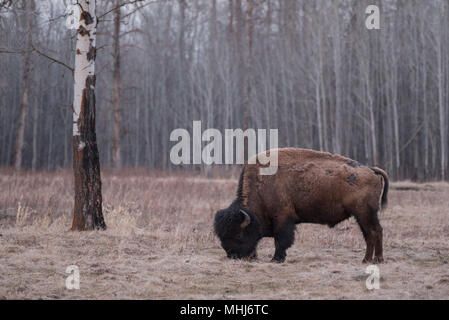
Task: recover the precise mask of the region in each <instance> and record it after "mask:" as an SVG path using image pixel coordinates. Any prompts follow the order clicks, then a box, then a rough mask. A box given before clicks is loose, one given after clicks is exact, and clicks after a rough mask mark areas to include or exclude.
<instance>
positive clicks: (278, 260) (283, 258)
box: [271, 257, 285, 263]
mask: <svg viewBox="0 0 449 320" xmlns="http://www.w3.org/2000/svg"><path fill="white" fill-rule="evenodd" d="M284 261H285V257H273V259H271V262H275V263H283V262H284Z"/></svg>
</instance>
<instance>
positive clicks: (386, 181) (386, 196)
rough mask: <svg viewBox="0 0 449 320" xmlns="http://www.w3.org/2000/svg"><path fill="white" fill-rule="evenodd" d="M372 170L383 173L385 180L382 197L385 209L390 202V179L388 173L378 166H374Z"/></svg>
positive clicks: (382, 204)
mask: <svg viewBox="0 0 449 320" xmlns="http://www.w3.org/2000/svg"><path fill="white" fill-rule="evenodd" d="M371 170H373V171H374V173H376V174H378V175H381V176H382V178H383V180H384V189H383V192H382V199H381V209H382V210H384V209H386V208H387V204H388V187H389V184H390V183H389V179H388V174H387V173H386V172H385V171H384V170H382V169H380V168H377V167H373V168H371Z"/></svg>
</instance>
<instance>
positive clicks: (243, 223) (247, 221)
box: [240, 209, 251, 229]
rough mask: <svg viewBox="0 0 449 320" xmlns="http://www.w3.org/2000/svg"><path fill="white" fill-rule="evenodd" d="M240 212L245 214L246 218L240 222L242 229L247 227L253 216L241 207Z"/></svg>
mask: <svg viewBox="0 0 449 320" xmlns="http://www.w3.org/2000/svg"><path fill="white" fill-rule="evenodd" d="M240 212H241V213H242V214H243V215H244V217H245V220H243V222H242V223H241V224H240V227H242V229H244V228H246V227H247V226H248V225H249V224H250V223H251V218H250V216H249V214H248V213H246V212H245V211H244V210H241V209H240Z"/></svg>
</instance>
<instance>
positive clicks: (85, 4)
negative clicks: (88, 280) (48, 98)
mask: <svg viewBox="0 0 449 320" xmlns="http://www.w3.org/2000/svg"><path fill="white" fill-rule="evenodd" d="M78 4H79V6H80V8H81V11H82V13H81V17H80V27H79V28H78V30H77V37H76V53H75V68H74V70H75V72H74V76H75V89H74V102H73V138H72V147H73V171H74V174H75V208H74V213H73V224H72V230H93V229H105V228H106V224H105V222H104V218H103V212H102V195H101V177H100V160H99V155H98V147H97V136H96V129H95V117H96V110H95V84H96V78H95V59H96V54H97V48H96V43H95V40H96V27H97V17H96V15H95V9H96V1H95V0H80V1H78Z"/></svg>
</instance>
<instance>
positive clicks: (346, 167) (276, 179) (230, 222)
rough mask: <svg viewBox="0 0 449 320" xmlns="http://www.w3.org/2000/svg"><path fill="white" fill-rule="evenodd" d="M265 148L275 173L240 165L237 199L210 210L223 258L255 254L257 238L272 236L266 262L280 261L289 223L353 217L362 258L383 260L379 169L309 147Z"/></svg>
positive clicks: (383, 186)
mask: <svg viewBox="0 0 449 320" xmlns="http://www.w3.org/2000/svg"><path fill="white" fill-rule="evenodd" d="M268 152H278V171H277V173H276V174H275V175H272V176H264V175H260V174H259V169H260V168H261V167H262V166H261V165H260V164H247V165H245V167H244V168H243V170H242V173H241V175H240V180H239V186H238V190H237V198H236V199H235V200H234V202H233V203H232V204H231V205H230V206H229V207H228V208H226V209H223V210H219V211H218V212H217V213H216V215H215V222H214V229H215V234H216V235H217V236H218V238H219V239H220V241H221V245H222V247H223V249H224V250H225V251H226V253H227V256H228V257H229V258H238V259H240V258H252V257H256V247H257V243H258V242H259V240H260V239H261V238H263V237H274V242H275V253H274V257H273V259H272V261H274V262H283V261H285V258H286V256H287V254H286V250H287V249H288V248H289V247H290V246H291V245H292V244H293V242H294V236H295V224H299V223H317V224H326V225H328V226H329V227H334V226H335V225H337V224H338V223H340V222H341V221H344V220H346V219H348V218H349V217H351V216H353V217H354V218H355V219H356V221H357V223H358V224H359V226H360V229H361V231H362V233H363V236H364V238H365V241H366V253H365V257H364V259H363V262H382V261H383V253H382V227H381V226H380V224H379V219H378V216H377V213H378V211H379V210H380V209H381V208H384V207H385V206H386V204H387V194H388V184H389V183H388V175H387V174H386V173H385V171H383V170H382V169H379V168H375V167H374V168H368V167H366V166H362V165H360V164H359V163H358V162H356V161H354V160H351V159H349V158H345V157H342V156H340V155H333V154H330V153H324V152H318V151H313V150H306V149H294V148H285V149H276V150H271V151H268ZM373 255H374V258H373Z"/></svg>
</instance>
